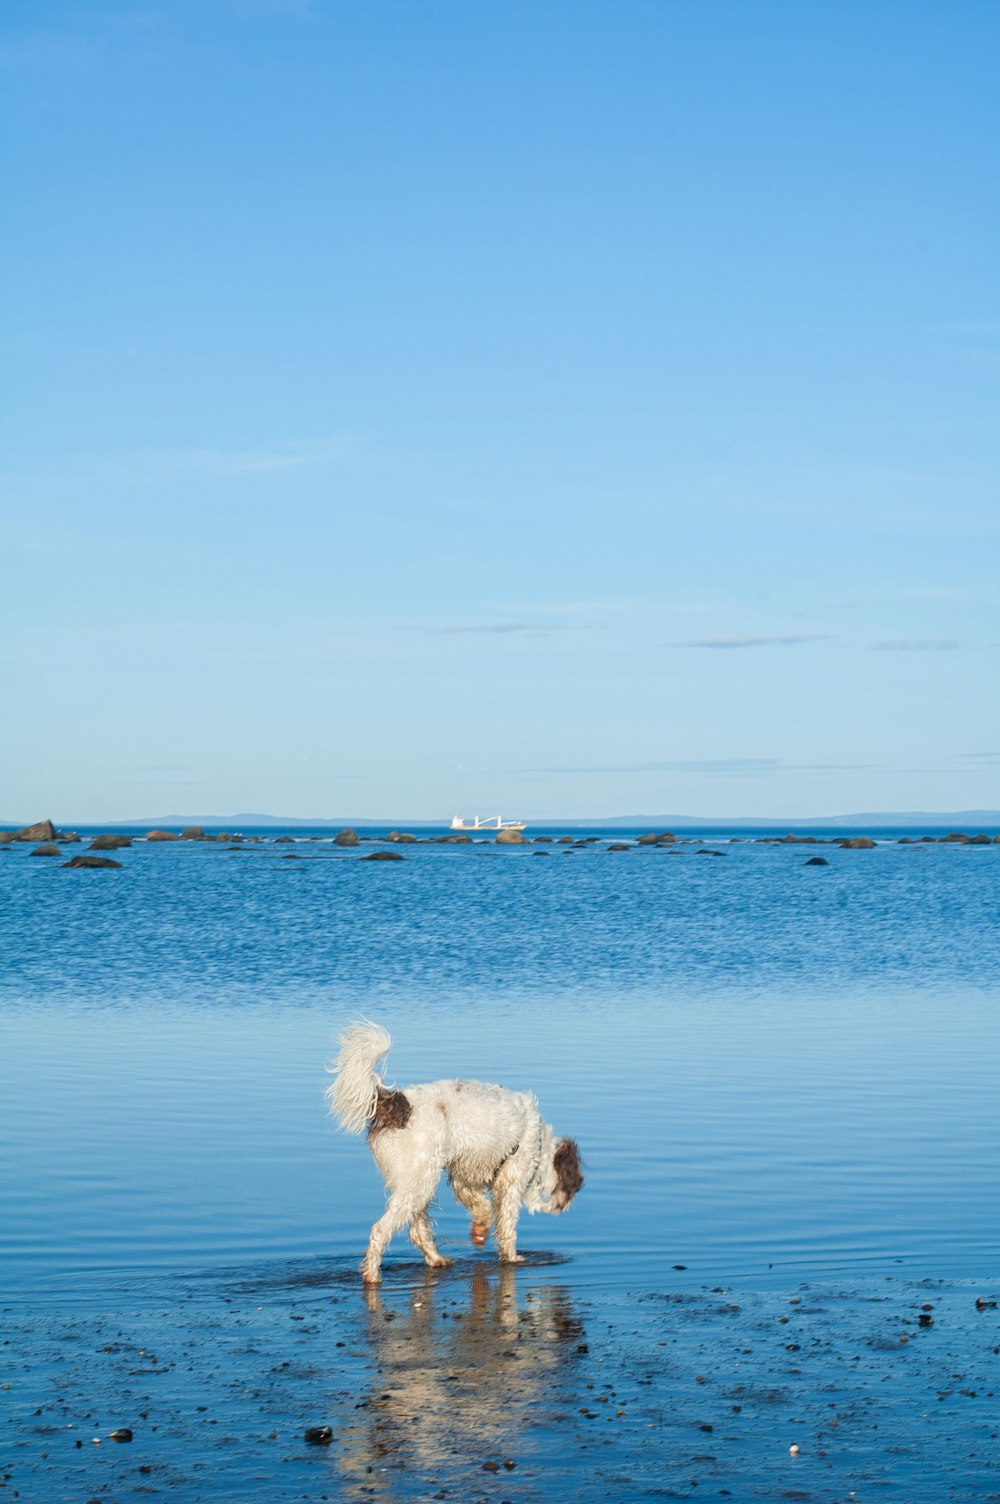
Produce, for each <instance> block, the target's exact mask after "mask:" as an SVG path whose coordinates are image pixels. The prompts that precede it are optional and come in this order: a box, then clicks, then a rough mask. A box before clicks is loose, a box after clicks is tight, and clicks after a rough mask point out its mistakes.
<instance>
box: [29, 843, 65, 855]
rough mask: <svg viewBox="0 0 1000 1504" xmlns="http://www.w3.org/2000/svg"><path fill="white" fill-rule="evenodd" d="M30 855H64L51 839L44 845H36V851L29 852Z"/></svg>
mask: <svg viewBox="0 0 1000 1504" xmlns="http://www.w3.org/2000/svg"><path fill="white" fill-rule="evenodd" d="M28 855H29V856H62V852H61V851H60V850H59V847H58V846H53V844H52V842H51V841H46V843H45V845H44V846H36V847H35V849H34V851H29V852H28Z"/></svg>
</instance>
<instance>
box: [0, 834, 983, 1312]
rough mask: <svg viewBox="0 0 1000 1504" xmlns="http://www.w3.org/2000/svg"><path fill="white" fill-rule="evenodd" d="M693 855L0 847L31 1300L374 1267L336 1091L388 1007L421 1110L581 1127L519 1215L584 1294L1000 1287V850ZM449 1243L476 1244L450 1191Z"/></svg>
mask: <svg viewBox="0 0 1000 1504" xmlns="http://www.w3.org/2000/svg"><path fill="white" fill-rule="evenodd" d="M269 834H271V835H272V836H273V834H274V833H273V832H271V833H269ZM897 834H898V833H897ZM617 838H618V837H616V839H617ZM701 844H703V843H700V842H696V843H692V844H685V845H683V846H682V847H681V848H680V850H679V852H677V853H673V854H672V853H668V852H667V851H661V850H657V851H636V850H633V851H629V852H626V853H614V854H612V853H609V852H608V851H607V849H606V846H607V843H606V842H604V843H601V844H599V845H597V846H592V847H590V848H586V849H584V848H581V849H575V850H573V851H572V852H569V853H566V852H564V850H563V849H562V848H560V847H558V846H552V847H550V848H548V849H549V852H550V853H551V854H550V856H549V857H548V859H546V860H541V859H538V857H537V856H536V854H535V853H536V851H537V850H538V849H539V848H537V847H535V848H532V847H530V846H529V847H524V848H508V849H503V848H497V847H496V846H495V845H482V846H479V845H476V846H472V847H464V848H451V847H440V846H431V845H420V846H416V847H409V848H407V849H406V850H405V858H406V859H405V861H403V862H398V863H388V862H386V863H362V862H360V861H359V860H358V857H359V855H361V854H363V852H364V850H365V849H371V848H363V849H362V851H361V852H359V851H352V850H342V849H338V848H335V847H333V846H332V845H331V844H330V843H329V841H326V842H323V843H318V842H305V841H298V842H297V843H296V844H294V845H289V844H282V845H275V844H274V843H273V840H269V841H268V842H267V843H266V844H260V845H256V846H252V847H248V848H245V849H243V850H237V851H227V850H225V849H224V848H223V847H221V846H219V845H214V844H213V845H200V844H192V843H184V844H180V843H178V844H162V845H145V844H140V843H137V844H136V845H134V846H133V847H132V848H131V849H129V850H127V851H124V852H121V853H120V854H119V859H120V860H121V861H122V864H123V866H122V870H121V871H120V872H73V871H65V870H63V869H62V868H61V867H60V866H59V865H58V862H57V861H54V860H53V861H47V860H45V859H42V858H32V857H31V856H29V854H28V853H29V851H30V847H23V846H21V847H15V848H7V849H6V850H4V851H3V852H2V854H0V903H2V906H3V908H2V912H3V916H4V920H3V923H4V946H3V959H2V983H0V1031H2V1034H0V1043H2V1062H3V1063H2V1077H3V1094H2V1100H0V1203H2V1205H3V1208H4V1216H3V1219H2V1223H0V1275H2V1281H3V1287H4V1291H5V1293H8V1294H11V1295H16V1294H17V1293H18V1292H20V1291H24V1292H26V1291H28V1290H30V1291H32V1293H33V1294H34V1295H35V1296H36V1297H37V1296H38V1295H39V1294H44V1293H45V1292H46V1291H52V1292H56V1293H57V1294H58V1295H59V1296H60V1298H61V1299H65V1298H66V1296H67V1293H69V1292H71V1291H72V1290H73V1289H75V1288H76V1287H77V1286H79V1287H80V1288H81V1289H82V1288H84V1287H86V1285H87V1283H88V1281H91V1282H93V1281H95V1280H98V1279H99V1278H100V1277H101V1276H103V1275H106V1274H108V1273H109V1272H114V1273H115V1274H117V1275H120V1274H122V1273H123V1272H124V1273H135V1274H137V1275H138V1274H147V1275H159V1274H163V1273H166V1272H169V1271H190V1270H211V1269H212V1268H223V1267H231V1268H232V1267H239V1266H241V1265H246V1264H249V1263H259V1262H260V1261H263V1260H268V1259H295V1258H307V1257H313V1256H323V1257H324V1258H325V1257H329V1256H333V1257H336V1258H343V1259H345V1260H352V1261H353V1260H355V1259H356V1258H357V1257H359V1256H360V1253H361V1250H362V1249H363V1246H364V1243H365V1240H366V1236H367V1229H368V1226H369V1224H370V1222H371V1221H372V1219H373V1218H374V1216H375V1215H377V1213H378V1211H379V1210H380V1207H381V1203H382V1188H381V1182H380V1180H379V1179H378V1177H377V1174H376V1172H375V1170H374V1167H373V1166H372V1164H371V1161H370V1156H369V1155H368V1152H367V1149H366V1147H365V1144H364V1142H363V1140H361V1139H355V1138H349V1137H345V1136H344V1135H342V1134H339V1133H338V1132H337V1131H336V1130H335V1128H334V1126H333V1124H332V1123H331V1121H330V1120H329V1119H328V1118H327V1116H326V1115H325V1111H324V1103H323V1091H324V1089H325V1087H326V1085H327V1082H328V1077H327V1076H326V1075H325V1074H324V1068H325V1066H326V1064H327V1062H328V1061H329V1060H330V1058H331V1056H332V1053H333V1035H334V1034H335V1032H336V1031H337V1030H338V1029H339V1028H340V1027H342V1026H343V1025H344V1024H345V1023H346V1022H348V1021H349V1020H351V1019H353V1018H356V1017H358V1016H359V1015H362V1014H364V1015H368V1016H371V1017H373V1018H375V1019H376V1020H378V1021H379V1022H380V1023H382V1024H384V1025H385V1026H386V1027H387V1028H388V1029H389V1030H390V1032H391V1033H392V1035H393V1040H394V1043H393V1049H392V1053H391V1055H390V1061H389V1071H390V1078H391V1079H392V1080H394V1081H395V1083H396V1084H397V1085H399V1086H405V1085H406V1083H407V1082H408V1081H411V1080H414V1081H419V1080H422V1079H431V1078H434V1077H440V1076H452V1075H460V1076H465V1077H479V1078H481V1079H487V1080H499V1081H502V1082H504V1083H506V1084H508V1085H511V1086H515V1087H518V1088H531V1089H533V1090H534V1091H536V1092H537V1094H538V1096H539V1098H540V1101H541V1105H542V1109H543V1112H544V1114H545V1116H546V1117H547V1118H548V1119H549V1121H551V1122H552V1123H553V1124H554V1126H555V1127H556V1129H557V1131H559V1132H560V1133H565V1134H572V1135H575V1136H576V1137H577V1138H578V1139H579V1141H580V1144H581V1147H582V1150H583V1154H584V1157H585V1161H586V1175H587V1183H586V1185H585V1187H584V1190H583V1192H582V1193H581V1195H580V1197H579V1198H578V1200H577V1202H576V1203H575V1204H574V1206H573V1207H572V1208H571V1210H570V1211H569V1213H568V1214H567V1215H565V1216H564V1217H561V1218H549V1217H538V1218H528V1217H527V1216H525V1217H524V1219H523V1220H522V1224H521V1243H522V1246H524V1247H525V1248H527V1249H535V1250H548V1251H552V1252H558V1253H559V1254H560V1255H567V1256H569V1257H570V1258H571V1259H572V1260H573V1267H574V1275H573V1277H574V1279H575V1280H578V1281H584V1282H590V1283H592V1284H594V1285H610V1284H619V1285H622V1286H628V1287H629V1288H636V1287H637V1286H642V1285H648V1286H650V1287H655V1286H656V1284H657V1282H658V1281H660V1280H661V1279H662V1278H663V1277H664V1275H665V1274H666V1272H667V1271H669V1270H671V1268H672V1267H673V1266H675V1265H678V1264H682V1265H684V1266H686V1268H687V1269H688V1270H690V1271H692V1272H693V1273H694V1274H695V1275H696V1276H699V1277H705V1278H722V1277H732V1276H733V1275H739V1276H754V1277H756V1276H760V1277H761V1278H762V1279H763V1278H766V1277H767V1276H768V1274H769V1272H770V1271H772V1270H773V1271H775V1272H776V1273H780V1274H781V1276H782V1277H784V1278H787V1277H788V1276H789V1275H794V1273H795V1272H796V1271H800V1272H804V1273H808V1272H810V1271H812V1272H816V1271H832V1270H862V1269H866V1268H876V1267H881V1266H882V1265H883V1264H885V1265H888V1264H891V1263H895V1262H896V1261H902V1263H903V1264H904V1265H905V1266H906V1267H907V1268H908V1269H909V1270H910V1271H913V1272H920V1271H927V1272H930V1273H933V1274H934V1275H935V1276H940V1277H956V1278H965V1277H971V1276H979V1275H982V1274H985V1273H989V1272H995V1271H1000V1232H998V1226H997V1215H996V1206H997V1204H998V1195H997V1193H998V1191H1000V1168H998V1167H1000V1153H998V1151H1000V1092H998V1091H997V1081H998V1079H1000V1071H998V1067H1000V1043H998V1032H997V1004H998V996H1000V988H998V978H1000V929H998V925H997V917H998V915H997V907H998V905H997V896H998V891H1000V888H998V877H1000V846H995V847H988V848H987V847H983V848H969V847H965V848H962V847H957V848H956V847H948V846H899V845H898V844H895V842H894V841H893V842H890V841H888V840H887V841H886V842H884V843H882V844H880V845H879V846H878V847H877V848H876V849H875V850H873V851H848V852H841V851H839V850H837V849H832V848H827V847H824V848H819V849H821V850H822V852H823V854H824V855H826V856H827V857H828V860H829V866H827V867H823V868H820V867H815V868H808V867H806V865H805V862H806V859H807V857H808V856H810V855H812V854H814V852H813V851H811V850H810V848H808V847H802V846H791V847H777V846H770V845H761V844H758V843H751V842H741V843H738V844H730V843H729V842H728V841H727V840H726V839H725V838H724V837H721V836H720V834H719V833H717V832H716V833H713V834H712V837H711V838H710V839H708V840H707V841H706V842H705V843H704V844H706V845H707V846H709V847H710V848H711V849H713V850H718V851H720V852H721V853H723V855H721V856H718V857H709V856H705V855H699V854H698V852H699V847H700V845H701ZM74 849H76V850H79V849H80V848H74ZM290 854H291V855H293V856H295V857H296V858H298V859H295V860H286V859H285V858H286V857H287V856H288V855H290ZM438 1227H439V1230H440V1234H441V1238H440V1241H441V1242H442V1246H443V1248H444V1250H445V1251H446V1252H448V1251H451V1252H454V1251H456V1250H458V1249H462V1250H463V1253H464V1252H467V1251H468V1246H467V1243H466V1241H465V1237H466V1221H465V1217H464V1214H461V1213H460V1212H459V1210H458V1209H457V1208H456V1207H454V1206H453V1205H452V1203H451V1201H450V1197H449V1195H448V1194H447V1191H444V1192H443V1194H442V1198H441V1204H440V1210H439V1214H438ZM412 1253H413V1250H412V1249H411V1248H410V1246H409V1244H408V1243H407V1242H406V1241H405V1239H404V1238H400V1239H398V1240H397V1241H396V1243H394V1245H393V1248H392V1250H391V1251H390V1256H389V1258H388V1260H387V1269H388V1270H389V1271H390V1272H391V1270H392V1269H393V1267H394V1266H398V1265H399V1264H401V1263H405V1264H407V1265H409V1264H411V1263H412ZM482 1257H483V1258H484V1259H489V1258H490V1257H491V1255H489V1254H485V1255H483V1256H482Z"/></svg>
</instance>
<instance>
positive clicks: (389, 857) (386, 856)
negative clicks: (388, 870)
mask: <svg viewBox="0 0 1000 1504" xmlns="http://www.w3.org/2000/svg"><path fill="white" fill-rule="evenodd" d="M358 861H359V862H405V861H406V857H405V856H403V855H401V853H400V852H398V851H370V852H369V853H368V855H367V856H360V857H358Z"/></svg>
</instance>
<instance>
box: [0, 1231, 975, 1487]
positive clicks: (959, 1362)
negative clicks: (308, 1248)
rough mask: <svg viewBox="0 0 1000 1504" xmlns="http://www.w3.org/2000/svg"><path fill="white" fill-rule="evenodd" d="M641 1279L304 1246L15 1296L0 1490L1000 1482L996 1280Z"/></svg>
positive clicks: (548, 1265)
mask: <svg viewBox="0 0 1000 1504" xmlns="http://www.w3.org/2000/svg"><path fill="white" fill-rule="evenodd" d="M635 1273H636V1275H637V1276H638V1278H637V1280H636V1282H635V1285H634V1286H633V1287H632V1288H629V1289H623V1290H617V1291H604V1290H600V1289H595V1288H594V1287H593V1286H589V1285H587V1284H586V1283H583V1284H580V1283H578V1282H577V1280H576V1279H575V1277H574V1266H573V1264H572V1263H571V1262H568V1263H561V1262H558V1261H556V1260H555V1259H554V1257H553V1256H547V1255H544V1254H536V1255H535V1256H534V1258H533V1259H532V1260H531V1261H529V1262H528V1263H526V1264H525V1265H523V1266H520V1267H518V1268H517V1269H515V1270H510V1269H502V1268H501V1267H500V1266H499V1265H498V1264H497V1263H496V1262H495V1260H494V1259H492V1258H488V1257H487V1258H483V1259H478V1258H475V1257H472V1258H464V1259H462V1260H461V1261H460V1262H458V1263H457V1264H456V1266H455V1268H453V1269H451V1270H447V1271H441V1272H438V1271H425V1270H423V1268H422V1266H419V1265H417V1264H413V1263H410V1262H406V1261H404V1262H396V1263H394V1264H392V1265H390V1266H387V1271H386V1282H385V1284H384V1285H383V1286H382V1287H380V1288H379V1289H376V1290H368V1291H366V1290H363V1289H362V1287H361V1286H360V1282H359V1279H358V1275H357V1271H356V1269H355V1268H354V1264H353V1261H351V1262H350V1263H347V1261H344V1260H295V1261H292V1262H290V1263H278V1264H269V1265H262V1266H260V1265H258V1266H248V1267H247V1268H245V1269H242V1270H239V1269H232V1270H229V1271H225V1272H219V1273H217V1274H215V1275H212V1276H204V1275H202V1276H193V1277H186V1276H181V1275H177V1276H174V1277H171V1278H169V1279H167V1280H159V1281H155V1282H153V1284H152V1285H148V1284H146V1283H145V1282H142V1281H139V1282H127V1281H126V1282H124V1283H121V1284H117V1285H110V1286H108V1287H107V1288H106V1289H105V1291H104V1295H105V1301H104V1308H103V1311H97V1310H89V1309H88V1310H85V1311H82V1310H80V1309H79V1308H75V1309H68V1310H66V1309H63V1310H45V1311H40V1312H37V1313H32V1312H30V1311H28V1310H24V1309H21V1307H20V1304H19V1303H18V1304H17V1305H16V1306H15V1307H14V1308H13V1309H12V1308H11V1307H9V1306H8V1307H7V1309H6V1321H7V1323H8V1333H7V1335H8V1338H9V1344H10V1345H9V1347H8V1350H7V1352H8V1356H7V1363H6V1365H5V1373H4V1382H5V1385H9V1386H10V1387H9V1389H5V1391H4V1393H3V1401H4V1406H3V1408H4V1410H5V1411H6V1412H7V1423H6V1425H5V1428H4V1429H5V1432H6V1436H7V1440H8V1447H7V1463H6V1467H5V1469H4V1481H5V1482H6V1486H7V1488H8V1489H10V1490H11V1496H13V1495H14V1493H15V1491H18V1492H19V1494H20V1497H21V1498H23V1499H42V1498H44V1499H46V1500H51V1501H53V1504H55V1501H58V1500H62V1499H67V1500H70V1499H72V1500H77V1499H79V1500H82V1499H84V1498H86V1499H90V1498H94V1499H100V1500H101V1501H102V1504H112V1501H115V1504H125V1501H131V1500H138V1499H141V1498H144V1497H147V1496H149V1495H150V1494H166V1495H168V1496H170V1495H173V1496H175V1497H180V1498H183V1499H184V1500H185V1504H199V1501H214V1500H223V1499H232V1500H234V1501H235V1500H237V1499H247V1498H250V1497H266V1498H267V1499H268V1500H269V1501H272V1500H273V1501H281V1504H283V1501H285V1500H287V1501H289V1504H290V1501H291V1500H292V1499H300V1498H301V1497H302V1496H303V1495H304V1494H305V1495H306V1496H308V1497H309V1498H310V1499H317V1500H323V1499H330V1500H334V1499H348V1500H352V1501H353V1500H358V1501H361V1500H370V1499H376V1500H382V1501H386V1504H389V1501H401V1504H403V1501H409V1500H416V1499H426V1498H445V1499H450V1498H458V1497H461V1498H469V1497H471V1498H474V1499H482V1500H488V1501H491V1504H492V1501H496V1504H499V1501H500V1500H503V1499H508V1500H511V1501H524V1504H527V1501H530V1500H542V1499H552V1498H574V1499H583V1500H590V1499H593V1500H595V1501H596V1500H599V1499H607V1498H608V1497H613V1498H615V1499H619V1500H633V1499H636V1500H638V1499H644V1498H648V1497H654V1496H655V1497H660V1498H663V1497H668V1498H669V1497H673V1498H698V1499H722V1498H727V1497H728V1498H735V1499H745V1500H754V1499H767V1500H773V1499H775V1498H781V1497H785V1498H797V1499H804V1500H805V1499H808V1500H817V1501H826V1500H830V1501H833V1500H841V1499H846V1498H848V1497H850V1496H851V1495H852V1494H853V1495H854V1496H855V1497H856V1498H857V1499H859V1500H863V1499H864V1498H866V1497H870V1496H871V1495H872V1494H874V1493H877V1494H878V1495H879V1496H880V1497H885V1496H887V1494H888V1495H889V1496H894V1497H900V1498H910V1499H914V1498H920V1499H929V1498H934V1499H935V1500H939V1499H942V1500H943V1499H946V1498H955V1499H956V1500H958V1499H960V1500H962V1501H964V1504H974V1501H979V1500H982V1501H985V1500H987V1499H988V1498H993V1497H995V1492H996V1476H997V1474H996V1468H997V1465H998V1463H1000V1446H998V1440H997V1426H996V1403H995V1389H996V1386H997V1385H998V1383H1000V1356H998V1354H1000V1318H998V1312H997V1309H996V1307H995V1306H993V1305H990V1304H981V1308H977V1304H976V1299H977V1294H976V1291H977V1290H978V1298H979V1300H980V1302H981V1303H983V1302H989V1301H993V1300H996V1298H997V1289H995V1288H994V1287H993V1286H990V1287H989V1288H987V1287H985V1286H984V1287H982V1288H981V1289H979V1287H978V1286H976V1287H973V1286H972V1285H970V1284H969V1283H968V1282H964V1281H946V1280H935V1279H929V1278H921V1279H914V1278H911V1277H908V1276H907V1275H906V1274H900V1275H898V1276H895V1275H894V1276H890V1277H886V1276H875V1275H869V1276H864V1277H853V1278H837V1279H829V1278H827V1279H817V1278H811V1279H808V1280H794V1281H790V1282H789V1283H787V1284H784V1285H781V1284H779V1285H778V1286H777V1287H775V1288H769V1289H766V1290H761V1289H759V1288H756V1287H755V1286H754V1284H753V1282H750V1283H748V1282H744V1281H728V1282H724V1283H723V1282H719V1283H717V1284H708V1283H707V1282H705V1281H704V1280H702V1281H700V1282H699V1283H698V1285H697V1286H696V1287H695V1286H693V1285H692V1284H691V1283H689V1282H688V1281H686V1280H685V1282H684V1283H683V1284H675V1283H673V1282H668V1283H666V1284H665V1285H663V1286H658V1285H653V1286H649V1285H647V1284H646V1283H645V1282H644V1281H643V1279H642V1273H641V1270H638V1269H637V1270H636V1271H635ZM109 1310H111V1311H112V1312H113V1314H107V1312H108V1311H109ZM322 1426H328V1427H330V1431H331V1435H330V1439H329V1442H328V1443H327V1442H320V1443H315V1442H313V1443H310V1442H307V1441H306V1440H305V1432H306V1429H307V1428H312V1427H322ZM120 1428H128V1429H129V1430H130V1431H131V1433H132V1439H131V1440H130V1441H128V1442H126V1443H118V1442H115V1441H113V1440H111V1439H110V1433H111V1432H112V1430H116V1429H120ZM792 1448H797V1451H793V1450H792ZM511 1463H512V1464H513V1466H505V1464H511Z"/></svg>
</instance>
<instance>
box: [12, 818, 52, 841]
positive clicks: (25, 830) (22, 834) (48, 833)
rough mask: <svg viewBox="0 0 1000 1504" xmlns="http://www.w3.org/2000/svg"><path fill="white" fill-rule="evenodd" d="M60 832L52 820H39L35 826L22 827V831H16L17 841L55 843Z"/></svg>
mask: <svg viewBox="0 0 1000 1504" xmlns="http://www.w3.org/2000/svg"><path fill="white" fill-rule="evenodd" d="M58 835H59V832H58V831H57V830H56V828H55V826H54V825H53V824H52V821H51V820H37V821H36V822H35V824H34V825H22V827H21V829H20V830H15V832H14V835H13V839H14V840H15V841H54V840H56V839H57V837H58Z"/></svg>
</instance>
